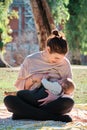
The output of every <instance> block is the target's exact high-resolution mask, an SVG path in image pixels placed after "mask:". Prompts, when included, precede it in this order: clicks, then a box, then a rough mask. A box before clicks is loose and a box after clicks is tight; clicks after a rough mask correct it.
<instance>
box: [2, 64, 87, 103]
mask: <svg viewBox="0 0 87 130" xmlns="http://www.w3.org/2000/svg"><path fill="white" fill-rule="evenodd" d="M72 72H73V80H74V82H75V84H76V90H75V94H74V100H75V102H76V103H79V104H80V103H82V104H84V103H87V67H81V68H80V67H79V68H78V66H77V67H76V68H74V67H72ZM17 76H18V70H16V69H15V68H14V69H10V68H0V104H1V103H3V98H4V91H16V88H15V87H14V83H15V81H16V79H17Z"/></svg>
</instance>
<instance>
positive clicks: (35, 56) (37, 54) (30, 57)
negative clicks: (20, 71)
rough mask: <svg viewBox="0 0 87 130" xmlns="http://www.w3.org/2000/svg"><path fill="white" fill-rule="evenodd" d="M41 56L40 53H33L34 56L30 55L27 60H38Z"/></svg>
mask: <svg viewBox="0 0 87 130" xmlns="http://www.w3.org/2000/svg"><path fill="white" fill-rule="evenodd" d="M40 54H41V52H40V51H38V52H35V53H32V54H30V55H28V56H27V57H26V59H33V58H38V57H39V56H40Z"/></svg>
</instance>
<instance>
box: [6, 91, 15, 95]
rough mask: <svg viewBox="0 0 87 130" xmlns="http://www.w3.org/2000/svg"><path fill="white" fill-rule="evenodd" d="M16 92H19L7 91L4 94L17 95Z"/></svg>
mask: <svg viewBox="0 0 87 130" xmlns="http://www.w3.org/2000/svg"><path fill="white" fill-rule="evenodd" d="M16 94H17V92H16V91H15V92H7V91H5V92H4V95H5V96H8V95H13V96H16Z"/></svg>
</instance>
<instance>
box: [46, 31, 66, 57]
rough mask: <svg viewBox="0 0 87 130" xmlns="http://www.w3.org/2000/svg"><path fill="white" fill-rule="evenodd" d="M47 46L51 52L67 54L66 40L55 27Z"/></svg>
mask: <svg viewBox="0 0 87 130" xmlns="http://www.w3.org/2000/svg"><path fill="white" fill-rule="evenodd" d="M47 46H49V47H50V53H59V54H64V55H65V54H66V53H67V51H68V46H67V42H66V40H65V39H64V38H63V36H61V35H60V34H59V33H58V30H57V29H55V30H53V31H52V34H51V36H49V37H48V39H47Z"/></svg>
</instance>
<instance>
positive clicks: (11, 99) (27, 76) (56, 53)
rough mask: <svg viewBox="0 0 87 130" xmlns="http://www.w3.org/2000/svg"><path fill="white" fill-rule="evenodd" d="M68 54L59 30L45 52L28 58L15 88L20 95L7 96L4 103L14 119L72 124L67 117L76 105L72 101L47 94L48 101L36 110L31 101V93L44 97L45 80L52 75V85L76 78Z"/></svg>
mask: <svg viewBox="0 0 87 130" xmlns="http://www.w3.org/2000/svg"><path fill="white" fill-rule="evenodd" d="M67 51H68V47H67V42H66V40H65V39H63V38H62V37H61V36H60V35H59V34H58V31H57V30H53V32H52V35H51V36H49V37H48V39H47V46H46V48H45V50H44V51H41V52H37V53H35V54H32V55H29V56H27V57H26V58H25V60H24V62H23V64H22V66H21V70H20V73H19V76H18V79H17V81H16V84H15V86H16V87H17V88H18V90H22V91H19V92H18V93H17V95H16V96H11V95H10V96H6V97H5V99H4V103H5V105H6V107H7V109H8V111H10V112H12V113H13V117H12V119H34V120H59V121H64V122H70V121H72V119H71V118H70V117H69V116H68V115H65V114H66V113H68V112H70V111H71V109H72V107H73V105H74V101H73V100H72V99H71V98H67V97H60V98H58V96H57V95H54V94H52V93H51V92H49V91H48V90H46V95H47V97H46V98H43V99H40V100H38V102H39V103H40V106H39V107H36V106H35V105H34V104H32V103H31V102H30V101H29V100H30V98H29V93H30V91H29V90H31V89H33V90H31V91H33V93H34V95H38V96H39V95H40V91H41V87H40V86H41V80H42V78H43V77H45V76H46V75H48V76H49V77H48V78H49V80H50V81H51V82H59V83H60V84H62V82H63V80H64V79H65V78H72V72H71V67H70V63H69V61H68V59H67V58H66V57H65V55H66V53H67Z"/></svg>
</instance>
